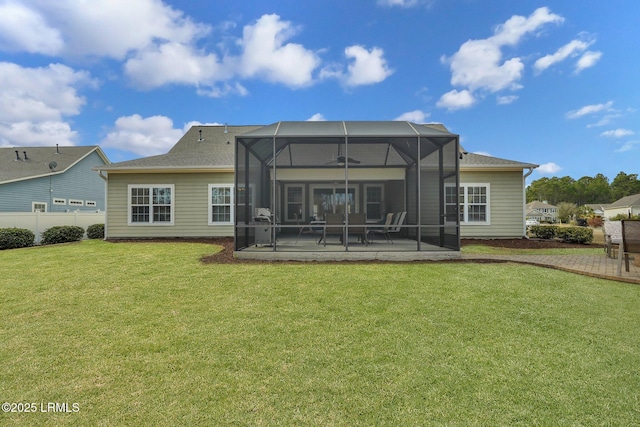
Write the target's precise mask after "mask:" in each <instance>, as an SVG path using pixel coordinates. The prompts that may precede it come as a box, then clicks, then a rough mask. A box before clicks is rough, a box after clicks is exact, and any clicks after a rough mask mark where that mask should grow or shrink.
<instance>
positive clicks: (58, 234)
mask: <svg viewBox="0 0 640 427" xmlns="http://www.w3.org/2000/svg"><path fill="white" fill-rule="evenodd" d="M83 235H84V228H82V227H78V226H77V225H59V226H56V227H51V228H49V229H47V230H45V231H43V232H42V241H41V243H42V244H43V245H52V244H55V243H67V242H77V241H79V240H81V239H82V236H83Z"/></svg>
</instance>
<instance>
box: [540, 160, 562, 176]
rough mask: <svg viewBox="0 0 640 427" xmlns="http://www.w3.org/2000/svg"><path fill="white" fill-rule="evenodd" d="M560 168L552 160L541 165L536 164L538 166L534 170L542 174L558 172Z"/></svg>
mask: <svg viewBox="0 0 640 427" xmlns="http://www.w3.org/2000/svg"><path fill="white" fill-rule="evenodd" d="M561 170H562V168H561V167H560V166H558V165H557V164H555V163H553V162H550V163H545V164H543V165H540V166H538V168H537V169H536V172H538V173H539V174H542V175H553V174H555V173H558V172H560V171H561Z"/></svg>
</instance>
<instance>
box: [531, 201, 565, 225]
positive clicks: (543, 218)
mask: <svg viewBox="0 0 640 427" xmlns="http://www.w3.org/2000/svg"><path fill="white" fill-rule="evenodd" d="M527 219H537V220H539V221H540V222H557V221H558V208H557V207H556V206H554V205H550V204H549V203H547V202H540V201H537V200H536V201H535V202H531V203H527Z"/></svg>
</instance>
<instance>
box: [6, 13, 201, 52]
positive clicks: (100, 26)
mask: <svg viewBox="0 0 640 427" xmlns="http://www.w3.org/2000/svg"><path fill="white" fill-rule="evenodd" d="M21 3H22V4H23V5H24V6H23V7H24V8H25V9H26V10H27V11H28V14H29V16H30V17H29V21H32V22H33V21H34V20H35V21H36V22H38V21H39V22H42V23H43V27H44V29H45V30H47V31H48V32H49V33H50V34H54V35H55V34H59V35H60V36H59V37H58V39H59V40H64V44H63V46H58V48H57V49H56V50H55V52H52V53H59V54H62V55H64V56H78V55H79V56H105V57H110V58H115V59H124V58H125V56H126V55H127V54H129V53H130V52H132V51H136V50H142V49H146V48H149V47H150V46H152V45H154V44H156V43H158V42H159V41H164V42H167V41H170V42H180V43H188V42H190V41H193V40H195V39H197V38H199V37H202V36H203V35H204V34H206V33H207V32H208V31H209V30H210V28H209V27H208V26H206V25H202V24H196V23H194V22H192V21H191V20H190V19H189V18H185V17H184V16H183V13H182V12H181V11H178V10H175V9H173V8H171V7H170V6H167V5H166V4H164V3H163V2H162V1H160V0H136V1H134V2H131V1H128V0H91V2H90V3H84V4H82V3H78V1H76V0H56V1H41V0H23V1H22V2H21ZM123 10H126V13H122V11H123ZM27 23H28V22H27ZM25 24H26V23H25V22H24V21H22V22H21V23H20V26H19V31H14V32H13V33H12V34H11V35H12V40H18V41H19V40H24V39H27V38H28V37H32V36H30V33H36V32H39V31H40V27H31V26H27V25H25ZM34 28H38V31H34V30H33V29H34ZM47 31H45V32H44V33H43V34H44V35H47ZM105 35H108V36H105ZM41 53H47V52H41Z"/></svg>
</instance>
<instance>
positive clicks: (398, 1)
mask: <svg viewBox="0 0 640 427" xmlns="http://www.w3.org/2000/svg"><path fill="white" fill-rule="evenodd" d="M418 3H419V2H418V0H378V4H379V5H380V6H388V7H393V6H399V7H413V6H417V5H418Z"/></svg>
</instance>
